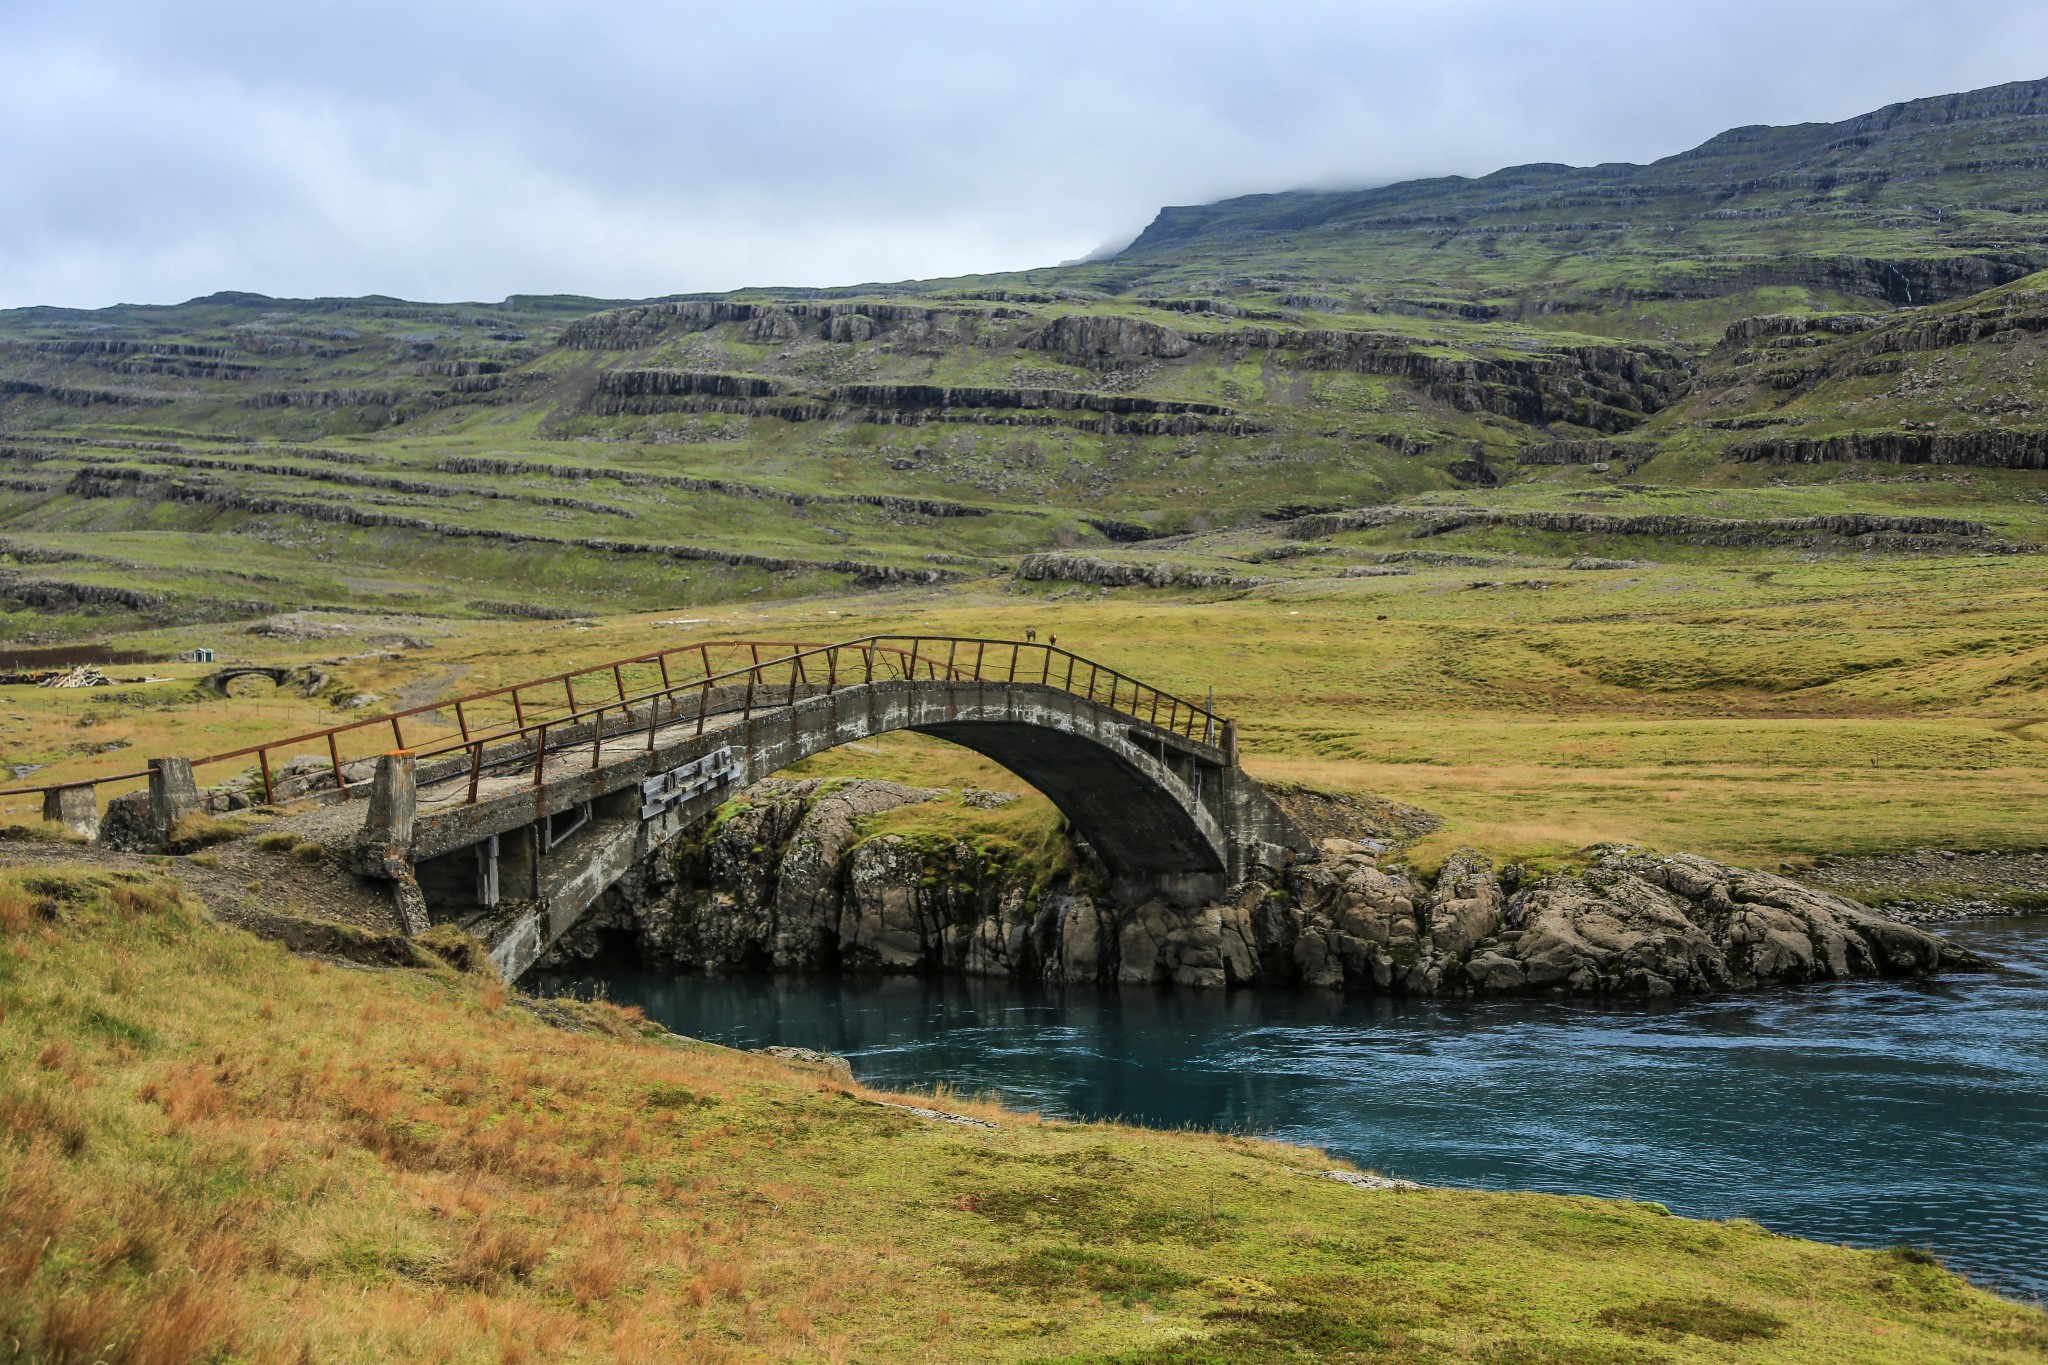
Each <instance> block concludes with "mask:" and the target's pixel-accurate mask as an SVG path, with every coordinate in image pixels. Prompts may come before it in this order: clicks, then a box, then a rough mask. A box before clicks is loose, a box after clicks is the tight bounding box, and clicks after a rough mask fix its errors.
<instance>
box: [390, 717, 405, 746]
mask: <svg viewBox="0 0 2048 1365" xmlns="http://www.w3.org/2000/svg"><path fill="white" fill-rule="evenodd" d="M391 742H392V744H393V745H394V746H395V747H397V748H399V749H403V748H405V736H404V735H402V734H400V733H399V732H398V717H397V716H393V717H392V718H391Z"/></svg>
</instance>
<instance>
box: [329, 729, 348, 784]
mask: <svg viewBox="0 0 2048 1365" xmlns="http://www.w3.org/2000/svg"><path fill="white" fill-rule="evenodd" d="M327 762H328V763H329V764H330V765H331V766H332V767H333V769H334V789H335V790H336V791H343V790H345V789H346V788H347V787H348V783H346V782H344V781H342V780H341V749H340V747H339V746H338V745H336V744H335V742H334V731H332V730H329V731H328V732H327Z"/></svg>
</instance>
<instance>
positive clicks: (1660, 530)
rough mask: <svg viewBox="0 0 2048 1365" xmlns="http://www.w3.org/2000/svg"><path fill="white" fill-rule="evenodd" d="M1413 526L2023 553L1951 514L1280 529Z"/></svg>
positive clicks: (1333, 515) (1442, 520) (1537, 515)
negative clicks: (1968, 547) (1966, 546)
mask: <svg viewBox="0 0 2048 1365" xmlns="http://www.w3.org/2000/svg"><path fill="white" fill-rule="evenodd" d="M1409 523H1413V526H1414V529H1413V530H1412V531H1410V533H1409V534H1410V535H1413V536H1415V537H1418V538H1421V537H1426V536H1438V535H1444V534H1447V533H1449V532H1451V531H1457V530H1462V529H1464V528H1465V527H1468V526H1482V527H1485V526H1512V527H1516V528H1518V529H1521V530H1528V531H1555V532H1560V533H1564V534H1568V535H1605V536H1648V537H1653V538H1657V539H1665V540H1684V541H1691V542H1693V543H1695V544H1700V545H1742V546H1747V545H1800V546H1815V545H1821V544H1825V543H1827V542H1829V541H1842V542H1848V543H1850V544H1852V545H1855V546H1860V547H1861V548H1866V549H1916V548H1920V549H1948V548H1951V547H1952V546H1954V545H1956V544H1959V543H1964V542H1967V543H1969V544H1970V545H1971V547H1972V548H1975V549H1979V550H1995V549H2008V550H2009V549H2019V548H2024V547H2020V546H2015V545H2011V544H2008V543H2007V542H2005V541H2003V540H2000V539H1998V538H1997V536H1996V535H1995V534H1994V533H1993V532H1992V530H1991V528H1990V527H1989V526H1986V525H1985V524H1984V523H1983V522H1981V521H1964V520H1961V519H1959V518H1956V517H1913V516H1893V515H1890V514H1886V513H1877V512H1839V513H1833V514H1829V515H1824V516H1812V517H1761V518H1738V517H1702V516H1693V515H1690V514H1686V513H1648V514H1641V515H1629V514H1623V513H1612V512H1502V511H1494V510H1491V509H1487V508H1478V507H1474V508H1443V507H1400V506H1388V507H1359V508H1353V509H1352V510H1350V511H1346V512H1316V513H1311V514H1310V515H1308V516H1305V517H1299V518H1296V519H1295V520H1294V521H1291V522H1288V523H1286V524H1285V525H1284V526H1283V527H1282V528H1281V529H1282V530H1283V531H1285V532H1286V533H1288V534H1290V535H1293V536H1296V537H1299V538H1301V539H1304V540H1314V539H1318V538H1321V537H1324V536H1333V535H1338V534H1340V533H1342V532H1345V531H1362V530H1369V529H1372V528H1375V527H1381V526H1396V525H1404V524H1409Z"/></svg>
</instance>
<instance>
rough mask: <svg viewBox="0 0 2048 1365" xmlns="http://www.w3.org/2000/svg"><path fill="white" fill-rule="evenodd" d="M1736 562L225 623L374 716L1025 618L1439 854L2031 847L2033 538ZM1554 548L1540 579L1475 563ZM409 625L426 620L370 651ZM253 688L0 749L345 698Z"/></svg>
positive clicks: (256, 652)
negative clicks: (1924, 552) (316, 673)
mask: <svg viewBox="0 0 2048 1365" xmlns="http://www.w3.org/2000/svg"><path fill="white" fill-rule="evenodd" d="M1721 558H1722V561H1723V562H1721V563H1718V564H1717V563H1712V562H1708V563H1696V564H1666V565H1662V566H1654V567H1646V568H1641V569H1622V570H1601V571H1595V572H1571V571H1560V570H1558V569H1555V568H1551V569H1542V570H1522V571H1518V572H1517V573H1515V574H1513V575H1504V574H1503V573H1502V572H1501V571H1500V570H1496V569H1471V568H1456V567H1451V568H1437V567H1430V566H1426V565H1424V566H1417V567H1415V568H1414V569H1413V571H1412V572H1408V573H1405V574H1401V575H1398V576H1391V577H1375V578H1363V579H1348V580H1339V579H1331V578H1315V579H1306V578H1304V579H1291V580H1282V581H1278V582H1275V583H1273V584H1270V585H1268V586H1266V587H1262V588H1257V589H1252V590H1240V591H1232V592H1224V591H1219V590H1211V591H1208V592H1181V591H1168V590H1149V589H1119V590H1115V591H1113V592H1104V591H1101V590H1094V589H1089V590H1085V591H1075V590H1073V589H1072V588H1070V587H1066V588H1063V587H1061V586H1060V585H1025V584H1007V583H1000V582H991V583H989V584H986V585H980V584H968V585H961V586H956V587H949V588H943V589H928V590H899V591H890V592H879V593H870V594H862V595H857V596H851V597H839V598H826V599H818V600H815V601H811V602H806V603H790V604H780V605H764V606H761V607H757V608H752V609H744V610H736V609H731V608H708V609H704V610H703V611H701V612H698V613H695V614H693V615H691V616H690V617H687V618H677V617H672V616H667V615H661V616H653V617H648V616H639V617H617V618H604V619H601V620H597V621H593V622H590V623H583V624H578V623H564V622H547V623H528V624H526V625H522V626H517V627H513V626H505V625H495V624H489V623H478V622H459V621H446V620H443V621H431V620H408V621H404V622H399V623H396V624H394V623H390V622H380V621H379V620H378V619H377V618H369V619H367V620H365V619H362V618H355V619H352V618H349V617H346V616H333V617H327V618H319V619H325V620H327V621H329V622H332V623H333V624H335V625H336V626H338V627H340V628H343V629H348V630H352V631H353V632H354V633H353V634H351V635H337V636H334V637H331V638H328V639H322V640H317V641H307V642H296V643H294V642H290V641H279V640H275V639H271V638H266V637H248V636H242V637H239V638H238V637H234V636H228V637H226V642H227V644H230V645H232V646H233V648H234V649H235V650H236V651H237V652H238V653H245V654H246V655H247V656H248V657H251V658H254V659H259V660H261V661H263V662H268V663H298V662H309V661H313V662H317V661H319V660H323V659H326V660H333V659H340V660H342V662H340V663H335V664H331V665H329V667H330V669H331V671H332V672H333V674H334V675H335V676H336V678H337V679H338V680H339V685H338V686H337V687H336V688H335V689H333V692H334V694H335V695H346V694H349V693H364V694H370V695H373V696H375V697H377V698H378V699H379V700H378V701H377V702H376V703H375V704H374V705H373V706H372V707H371V708H370V713H371V714H374V712H375V710H377V709H382V708H384V707H388V706H391V705H393V704H395V703H398V702H406V703H409V704H422V703H425V702H429V701H433V700H437V699H441V698H445V697H448V696H451V695H455V694H457V693H460V692H467V691H475V690H480V689H483V688H486V687H490V686H495V685H498V684H501V683H505V682H510V681H514V680H517V679H520V678H528V677H534V676H539V675H542V674H546V673H551V672H555V671H559V670H561V669H563V668H565V667H568V666H571V665H572V664H591V663H597V662H601V661H603V660H606V659H610V658H615V657H619V656H622V655H626V654H631V653H636V652H640V651H643V650H647V649H650V648H657V647H663V646H671V645H677V644H685V643H689V642H692V641H695V640H697V639H706V638H709V639H719V638H767V639H779V640H792V639H803V640H814V641H823V640H832V639H844V638H851V637H854V636H858V635H864V634H870V633H883V632H897V633H905V632H921V633H935V634H952V633H958V634H986V635H994V636H998V637H1004V638H1021V637H1022V635H1023V633H1024V631H1025V630H1026V629H1027V628H1036V629H1038V630H1039V631H1040V632H1042V633H1043V632H1048V631H1050V632H1056V633H1057V634H1058V635H1059V637H1060V643H1061V644H1062V646H1064V647H1069V648H1072V649H1074V650H1076V651H1077V652H1079V653H1082V654H1085V655H1088V656H1091V657H1095V658H1099V659H1100V660H1102V661H1103V662H1105V663H1108V664H1111V665H1114V666H1116V667H1119V668H1122V669H1125V670H1127V671H1129V672H1131V673H1132V674H1134V675H1135V676H1138V677H1141V678H1143V679H1145V680H1147V681H1151V682H1154V683H1156V684H1158V685H1160V686H1162V687H1166V688H1168V689H1171V690H1174V691H1178V692H1180V693H1182V694H1184V695H1188V696H1194V697H1200V696H1202V695H1204V694H1205V692H1206V691H1207V690H1208V689H1210V688H1213V689H1214V690H1215V694H1216V697H1217V706H1218V709H1219V710H1220V711H1222V712H1224V713H1225V714H1229V715H1234V716H1236V717H1237V718H1238V719H1239V720H1240V722H1241V725H1242V729H1243V747H1244V753H1245V762H1246V764H1247V766H1248V767H1249V768H1250V769H1251V770H1252V771H1253V772H1254V773H1256V774H1258V775H1260V776H1263V777H1271V778H1276V779H1285V780H1297V781H1304V782H1309V783H1311V784H1313V785H1317V786H1323V787H1330V788H1335V789H1343V790H1357V791H1368V792H1374V793H1377V794H1380V795H1385V796H1391V797H1396V798H1398V799H1401V800H1404V801H1408V802H1411V803H1414V804H1417V805H1420V806H1424V807H1426V808H1428V809H1430V810H1432V811H1435V812H1437V813H1438V814H1439V815H1441V816H1442V817H1444V819H1445V821H1446V829H1445V830H1444V832H1443V833H1442V834H1440V835H1438V836H1434V837H1433V838H1432V839H1431V841H1430V842H1429V843H1428V844H1427V845H1426V846H1425V848H1424V850H1423V855H1424V856H1425V857H1427V856H1429V855H1430V854H1431V853H1432V851H1434V850H1438V849H1440V848H1447V847H1449V846H1451V845H1452V844H1454V843H1456V842H1472V843H1476V844H1478V845H1480V846H1482V847H1485V848H1487V849H1489V850H1490V851H1493V852H1495V853H1498V854H1502V855H1509V856H1511V855H1516V854H1521V853H1534V852H1541V851H1547V850H1556V849H1569V848H1576V847H1579V846H1582V845H1584V844H1587V843H1591V842H1594V841H1596V840H1598V839H1626V840H1630V841H1634V842H1641V843H1646V844H1649V845H1651V846H1654V847H1660V848H1664V849H1669V850H1689V851H1695V852H1700V853H1705V854H1708V855H1710V856H1717V857H1724V858H1728V859H1731V860H1734V861H1738V862H1744V863H1750V864H1758V865H1764V866H1775V864H1776V863H1777V862H1778V861H1780V860H1784V859H1796V858H1799V857H1805V856H1813V855H1817V854H1823V853H1834V852H1848V851H1875V850H1883V849H1897V848H1914V847H1943V848H1957V849H1972V848H2024V847H2038V846H2039V845H2040V842H2041V825H2040V821H2039V818H2038V814H2037V812H2038V810H2039V809H2040V805H2039V803H2040V801H2041V800H2042V798H2043V797H2044V796H2048V743H2044V740H2048V695H2044V686H2048V593H2044V592H2043V591H2042V589H2041V587H2040V585H2039V582H2038V579H2037V577H2036V575H2035V574H2034V572H2033V569H2032V565H2031V561H2030V560H2029V559H2028V558H2026V557H2014V556H1989V557H1978V558H1969V559H1951V560H1936V559H1909V560H1900V559H1893V558H1862V559H1857V558H1842V557H1825V558H1814V557H1811V556H1802V555H1800V554H1797V553H1790V552H1788V553H1783V554H1780V555H1777V556H1776V557H1775V558H1773V559H1772V560H1770V563H1771V564H1772V567H1770V568H1768V569H1759V568H1758V567H1756V565H1757V561H1756V560H1755V559H1753V558H1748V557H1745V559H1744V560H1743V561H1742V564H1741V566H1740V567H1738V566H1737V565H1736V564H1733V563H1729V562H1727V560H1728V558H1729V557H1728V556H1726V555H1723V556H1721ZM1539 575H1540V577H1539V581H1542V582H1545V583H1548V584H1550V585H1551V586H1548V587H1543V588H1540V589H1522V588H1516V587H1513V586H1492V587H1474V586H1473V584H1474V583H1481V584H1489V583H1504V582H1511V581H1512V579H1513V578H1518V577H1536V576H1539ZM677 621H682V622H684V623H683V624H674V623H675V622H677ZM394 632H396V633H398V634H401V635H405V636H410V637H411V639H412V641H413V642H414V643H419V642H430V643H429V644H428V647H426V648H407V649H400V650H396V651H388V650H378V649H365V648H364V644H365V642H366V641H367V640H369V639H372V638H379V639H388V638H390V637H391V636H392V634H393V633H394ZM200 638H201V636H200V635H198V634H195V633H193V632H192V631H190V630H186V631H181V632H173V633H161V632H159V633H150V634H142V635H137V636H134V637H124V638H123V639H122V641H121V643H124V644H125V643H134V644H137V645H144V646H148V645H156V646H159V647H162V646H168V645H174V644H178V643H180V642H181V641H182V642H196V641H198V640H199V639H200ZM205 638H209V639H212V638H216V637H214V636H206V637H205ZM391 654H395V656H396V657H387V655H391ZM357 655H367V656H368V657H363V658H355V657H351V656H357ZM115 671H116V672H121V671H123V670H121V669H118V668H117V669H116V670H115ZM170 671H174V672H182V673H184V674H186V675H192V674H196V673H198V672H203V671H204V670H203V669H201V668H199V667H197V666H170ZM245 686H246V687H247V688H248V691H249V695H246V696H237V697H235V698H231V699H226V700H223V699H219V698H210V697H205V696H203V695H202V694H199V693H197V692H196V691H195V690H194V689H193V688H192V686H191V684H190V683H189V682H186V681H175V682H168V683H159V684H151V685H146V686H124V687H119V688H115V689H105V690H98V689H95V690H90V691H69V692H65V691H48V690H39V689H29V688H11V689H8V696H7V700H6V705H5V708H4V710H0V752H4V755H5V761H7V762H9V763H15V764H25V763H51V764H52V766H51V767H50V768H49V769H48V770H47V774H46V775H43V776H42V777H41V780H45V781H48V780H55V779H57V778H59V777H62V778H67V779H68V778H72V777H79V776H89V775H91V774H93V773H95V772H100V773H108V772H116V771H122V770H132V769H134V768H138V767H140V766H141V763H140V759H141V757H143V756H146V755H148V754H151V753H160V752H161V753H186V754H194V753H205V752H215V751H220V750H224V749H229V748H233V747H236V746H238V745H240V744H245V743H248V742H251V741H253V740H255V739H258V738H266V737H272V736H276V735H278V734H281V733H288V732H290V731H291V730H293V729H297V728H311V727H314V726H318V725H323V724H332V723H334V722H335V721H337V720H339V719H343V718H346V717H347V716H348V715H349V714H351V713H348V712H345V711H338V710H337V709H336V708H335V707H334V705H333V704H332V702H331V701H330V700H326V699H305V698H300V697H298V696H296V695H293V694H291V693H290V692H286V693H270V692H268V691H267V690H266V688H265V686H264V685H263V684H260V683H252V684H247V685H245ZM110 744H118V745H121V746H123V747H120V748H115V749H112V750H107V749H106V746H108V745H110ZM95 750H101V751H100V752H95ZM807 771H811V772H818V773H840V774H859V775H865V776H878V777H889V778H894V779H898V780H903V781H908V782H912V783H919V784H925V785H949V786H961V785H982V786H989V787H996V788H1004V787H1009V788H1014V787H1015V786H1016V782H1015V779H1014V778H1011V777H1009V775H1007V774H1004V773H1001V772H1000V771H999V770H995V769H992V768H991V767H990V766H989V765H987V764H986V763H984V762H983V761H982V760H980V759H978V758H975V757H974V756H972V755H969V754H967V753H965V752H964V751H961V750H957V749H951V748H949V747H948V746H945V745H942V744H939V743H937V742H936V741H921V740H918V739H916V738H914V737H911V736H892V737H887V738H885V739H882V740H878V741H875V742H872V743H869V744H866V745H863V746H861V748H860V749H859V750H840V751H837V752H836V753H834V754H831V755H827V756H823V757H821V758H819V759H816V760H813V761H812V763H811V764H810V765H809V767H808V769H807ZM14 809H16V810H17V811H19V812H21V813H23V814H26V813H27V811H26V809H25V808H24V807H23V806H22V804H21V803H19V802H16V804H15V807H14Z"/></svg>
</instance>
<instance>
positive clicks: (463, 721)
mask: <svg viewBox="0 0 2048 1365" xmlns="http://www.w3.org/2000/svg"><path fill="white" fill-rule="evenodd" d="M455 724H456V727H457V728H458V729H460V730H461V731H462V740H463V743H465V744H466V743H468V742H469V718H468V717H467V716H464V715H463V714H462V703H461V702H456V703H455Z"/></svg>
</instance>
